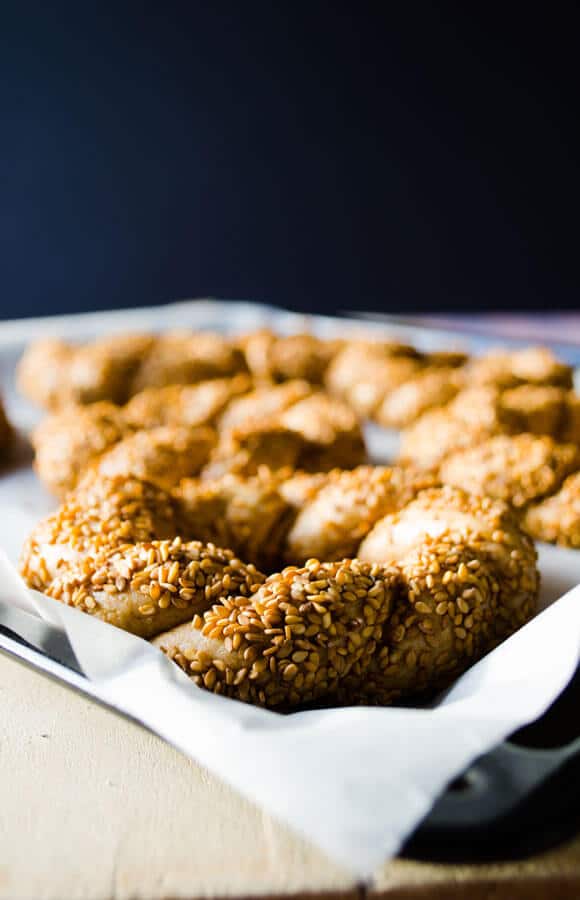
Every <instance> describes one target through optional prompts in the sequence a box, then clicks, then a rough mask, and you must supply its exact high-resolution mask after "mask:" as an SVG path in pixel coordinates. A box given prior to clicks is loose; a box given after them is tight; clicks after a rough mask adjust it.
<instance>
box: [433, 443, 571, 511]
mask: <svg viewBox="0 0 580 900" xmlns="http://www.w3.org/2000/svg"><path fill="white" fill-rule="evenodd" d="M578 468H580V454H579V453H578V450H577V448H576V447H575V446H574V445H573V444H558V443H556V442H555V441H553V440H552V438H550V437H538V436H536V435H531V434H517V435H513V436H512V435H498V436H497V437H492V438H489V439H488V440H487V441H483V442H482V443H481V444H479V445H478V446H477V447H472V448H470V449H468V450H459V451H457V452H456V453H453V454H451V455H450V456H448V457H447V459H445V460H444V461H443V463H442V464H441V467H440V469H439V474H440V477H441V480H442V481H443V482H444V483H445V484H454V485H458V486H459V487H463V488H465V489H466V490H468V491H472V492H474V493H478V494H486V495H487V496H489V497H497V498H498V499H500V500H508V501H510V502H511V503H512V504H513V506H515V507H516V508H517V509H519V508H521V507H524V506H526V505H527V504H528V503H531V502H532V501H534V500H540V499H541V498H542V497H545V496H546V495H547V494H551V493H553V492H554V491H557V490H558V488H559V487H560V485H561V484H562V482H563V480H564V478H565V477H566V476H567V475H569V474H570V473H571V472H574V471H576V470H577V469H578Z"/></svg>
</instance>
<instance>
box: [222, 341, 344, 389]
mask: <svg viewBox="0 0 580 900" xmlns="http://www.w3.org/2000/svg"><path fill="white" fill-rule="evenodd" d="M342 343H343V342H342V341H334V340H322V339H321V338H318V337H316V336H315V335H313V334H292V335H289V336H286V337H280V336H278V335H276V334H274V333H273V332H272V331H268V330H267V329H263V330H261V331H254V332H252V333H251V334H248V335H244V336H242V337H241V338H240V339H239V346H240V347H241V348H242V350H243V352H244V355H245V358H246V363H247V366H248V369H249V370H250V372H251V373H252V375H254V376H255V377H256V378H264V379H271V380H272V381H288V380H289V379H293V378H302V379H304V380H305V381H308V382H310V383H311V384H322V381H323V378H324V373H325V371H326V369H327V367H328V364H329V363H330V361H331V359H332V358H333V357H334V356H335V355H336V353H337V352H338V351H339V349H340V347H341V346H342Z"/></svg>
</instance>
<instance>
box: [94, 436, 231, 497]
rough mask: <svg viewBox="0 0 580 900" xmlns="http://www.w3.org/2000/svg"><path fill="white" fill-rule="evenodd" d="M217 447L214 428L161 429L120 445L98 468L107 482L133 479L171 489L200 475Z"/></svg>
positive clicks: (123, 441) (124, 441) (97, 465)
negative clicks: (114, 479)
mask: <svg viewBox="0 0 580 900" xmlns="http://www.w3.org/2000/svg"><path fill="white" fill-rule="evenodd" d="M215 443H216V434H215V431H214V430H213V428H204V427H199V428H180V427H178V426H170V425H165V426H163V425H162V426H160V427H159V428H152V429H151V430H150V431H136V432H135V434H131V435H129V436H128V437H126V438H124V439H123V440H122V441H119V443H117V444H115V445H114V446H113V447H111V449H110V450H108V451H107V452H106V453H104V454H102V455H100V456H99V458H98V459H97V460H96V462H95V468H96V471H97V472H99V474H100V475H102V476H104V477H106V478H114V477H118V476H122V475H124V476H125V477H128V476H130V475H134V476H135V477H137V478H143V479H145V480H146V481H152V482H154V483H155V484H158V485H160V486H161V487H165V488H171V487H173V485H175V484H177V483H178V482H179V481H180V480H181V479H182V478H186V477H188V476H191V475H196V474H197V473H198V472H200V471H201V469H202V468H203V466H204V465H205V464H206V463H207V461H208V459H209V457H210V453H211V451H212V449H213V447H214V445H215Z"/></svg>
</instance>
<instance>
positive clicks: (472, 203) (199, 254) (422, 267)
mask: <svg viewBox="0 0 580 900" xmlns="http://www.w3.org/2000/svg"><path fill="white" fill-rule="evenodd" d="M509 7H510V5H509V4H505V5H504V6H503V7H498V8H497V9H499V10H501V12H497V11H495V12H494V11H493V10H492V9H491V8H490V7H489V6H488V5H486V4H477V5H475V4H457V5H455V4H449V5H447V4H443V5H441V4H431V3H425V4H422V3H408V4H390V3H388V2H384V3H378V4H373V3H368V2H366V3H365V2H362V3H361V2H354V0H353V2H350V3H339V2H335V3H324V2H299V0H298V2H282V0H271V2H270V3H256V2H251V0H249V2H238V3H226V2H219V0H215V2H208V3H196V2H187V3H179V2H154V3H153V2H139V3H131V2H120V3H96V4H87V3H77V4H73V3H67V4H58V3H57V4H46V3H45V4H36V3H26V2H23V3H19V4H14V5H12V4H3V5H2V7H1V11H0V35H1V36H0V43H1V45H2V46H1V47H0V91H1V93H2V109H3V115H2V122H3V127H2V136H1V143H0V159H1V183H2V197H1V203H0V242H1V247H2V250H1V260H0V263H1V267H0V270H1V273H2V281H1V296H2V304H1V314H2V315H3V316H5V317H13V316H21V315H33V314H40V313H48V312H62V311H71V310H80V309H97V308H108V307H119V306H130V305H135V304H153V303H159V302H164V301H167V300H171V299H177V298H181V297H186V296H200V295H213V296H221V297H227V298H249V299H257V300H264V301H270V302H275V303H279V304H282V305H285V306H288V307H293V308H297V309H318V310H332V309H344V308H359V309H360V308H369V309H375V310H383V311H392V312H410V311H413V310H416V311H423V310H433V311H435V310H441V311H450V310H462V311H467V310H482V309H514V310H515V309H532V308H546V309H547V308H550V309H551V308H561V309H564V308H568V309H571V308H575V307H577V306H578V292H579V288H580V277H579V272H578V250H577V245H578V210H579V200H580V190H579V184H580V181H579V177H578V171H577V166H578V158H579V153H578V150H579V148H578V143H577V137H576V133H575V131H576V127H577V126H576V119H577V106H578V103H577V83H578V66H577V56H578V27H577V25H578V21H577V18H578V17H577V14H576V12H575V11H574V5H570V6H569V7H568V6H566V5H563V4H554V5H545V4H539V5H538V9H537V10H535V9H534V8H533V7H532V5H531V4H526V5H524V4H513V5H512V6H511V11H510V8H509Z"/></svg>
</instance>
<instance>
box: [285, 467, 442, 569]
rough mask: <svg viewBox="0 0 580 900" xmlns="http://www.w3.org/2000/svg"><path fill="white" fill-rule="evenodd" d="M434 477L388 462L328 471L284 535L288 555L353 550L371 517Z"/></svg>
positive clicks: (337, 555)
mask: <svg viewBox="0 0 580 900" xmlns="http://www.w3.org/2000/svg"><path fill="white" fill-rule="evenodd" d="M435 483H436V479H435V478H434V477H432V476H430V475H429V474H425V473H417V472H415V471H413V470H411V469H401V468H396V467H394V468H390V467H388V466H359V467H358V468H357V469H353V470H352V471H340V470H337V471H334V472H330V473H329V476H328V479H327V481H326V483H325V484H324V485H323V486H322V487H321V488H320V489H319V490H318V491H317V493H316V495H315V497H314V498H313V499H312V502H310V503H308V504H306V505H305V506H304V508H303V509H301V510H300V511H299V513H298V516H297V518H296V520H295V522H294V524H293V525H292V528H291V529H290V531H289V533H288V536H287V538H286V546H285V556H286V559H287V560H288V561H290V560H292V561H295V562H302V561H304V560H306V559H309V558H310V557H312V556H315V557H318V558H319V559H327V560H335V559H342V558H343V557H345V556H354V555H355V554H356V552H357V549H358V546H359V544H360V542H361V540H362V539H363V538H364V537H365V536H366V535H367V534H368V532H369V531H370V530H371V528H372V527H373V525H374V524H375V522H377V521H378V520H379V519H381V518H382V517H383V516H384V515H386V514H387V513H388V512H394V511H395V510H397V509H400V508H401V507H402V506H404V505H405V503H407V502H409V500H411V499H412V498H413V497H414V496H415V495H416V494H417V493H418V492H419V491H420V490H422V489H424V488H426V487H429V486H431V485H433V484H435Z"/></svg>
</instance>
